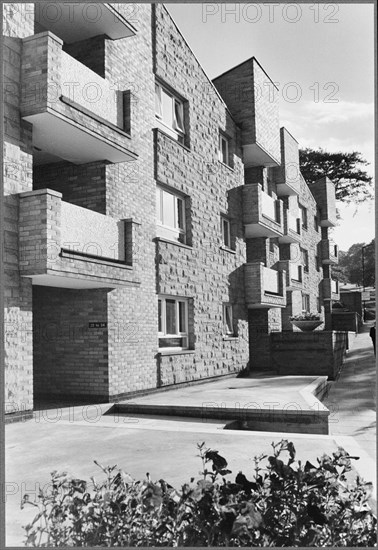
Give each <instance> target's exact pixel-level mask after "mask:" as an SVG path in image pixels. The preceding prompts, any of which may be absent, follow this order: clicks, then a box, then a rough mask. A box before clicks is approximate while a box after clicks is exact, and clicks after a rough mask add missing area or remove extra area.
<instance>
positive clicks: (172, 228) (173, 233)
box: [156, 187, 186, 243]
mask: <svg viewBox="0 0 378 550" xmlns="http://www.w3.org/2000/svg"><path fill="white" fill-rule="evenodd" d="M156 211H157V235H158V237H163V238H166V239H169V240H172V241H178V242H180V243H185V242H186V224H185V199H184V198H183V197H181V196H179V195H176V194H175V193H171V192H169V191H166V190H165V189H163V188H162V187H156Z"/></svg>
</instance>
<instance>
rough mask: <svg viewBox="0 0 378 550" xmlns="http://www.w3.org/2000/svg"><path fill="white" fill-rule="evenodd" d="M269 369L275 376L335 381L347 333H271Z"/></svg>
mask: <svg viewBox="0 0 378 550" xmlns="http://www.w3.org/2000/svg"><path fill="white" fill-rule="evenodd" d="M270 341H271V360H272V367H273V369H274V370H276V371H277V373H278V374H298V375H319V376H321V375H322V376H328V377H329V378H330V379H331V380H333V379H335V377H336V376H337V373H338V372H339V370H340V368H341V365H342V363H343V360H344V355H345V352H346V350H347V347H348V333H347V332H341V331H339V332H337V331H318V332H273V333H272V334H271V335H270Z"/></svg>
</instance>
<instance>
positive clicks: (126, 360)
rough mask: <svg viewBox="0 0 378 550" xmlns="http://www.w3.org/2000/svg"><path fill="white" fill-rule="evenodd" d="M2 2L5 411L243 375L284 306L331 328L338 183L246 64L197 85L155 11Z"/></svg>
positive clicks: (281, 326) (181, 48) (284, 318)
mask: <svg viewBox="0 0 378 550" xmlns="http://www.w3.org/2000/svg"><path fill="white" fill-rule="evenodd" d="M4 12H5V24H4V30H5V37H4V63H5V66H4V77H5V149H4V155H5V158H4V160H5V178H4V180H5V193H4V229H5V231H4V254H5V256H4V288H5V306H6V307H5V382H6V396H5V401H6V410H7V412H8V413H10V414H14V415H17V414H19V413H20V412H22V413H25V412H27V411H31V410H32V409H33V407H34V406H35V405H36V403H38V402H41V401H43V400H46V399H50V400H54V399H56V400H58V399H64V400H68V401H72V402H76V401H78V400H87V401H98V400H101V401H104V400H105V401H108V400H114V399H119V398H122V397H123V396H130V395H133V394H136V393H138V392H142V391H148V390H154V389H155V390H156V389H157V388H163V387H166V386H171V385H174V384H180V383H187V382H192V381H196V380H200V379H208V378H212V377H217V376H222V375H226V374H230V373H237V372H239V371H241V370H242V369H249V370H250V372H251V373H252V374H253V372H254V371H256V372H257V371H259V370H261V369H269V368H270V367H271V363H270V334H271V332H277V331H293V326H292V325H291V323H290V316H292V315H296V314H301V313H302V312H310V311H311V312H319V313H321V314H322V315H323V319H324V324H323V325H322V326H321V327H319V328H320V329H325V330H330V329H331V316H330V312H331V304H332V300H336V299H338V289H337V285H336V283H335V281H333V280H332V274H331V269H332V264H333V263H335V262H336V261H337V247H335V245H334V244H333V243H332V241H331V236H330V234H329V231H330V228H332V226H333V225H334V224H335V222H336V219H335V218H336V216H335V212H336V211H335V191H334V187H333V184H332V182H330V181H329V180H328V179H327V178H324V179H322V180H319V181H318V182H316V183H315V184H313V185H311V186H309V185H307V183H306V182H305V181H304V179H303V177H302V176H301V174H300V171H299V157H298V143H297V141H296V140H295V138H294V137H293V136H292V135H291V134H290V132H289V130H287V129H285V128H280V124H279V105H278V94H272V93H271V92H272V90H274V84H273V82H272V81H271V79H270V77H269V76H268V75H267V73H266V72H265V70H264V69H263V68H262V67H261V66H260V64H259V63H258V61H257V60H256V59H255V58H253V57H252V58H250V59H248V60H247V61H245V62H244V63H241V64H240V65H238V66H237V67H234V68H232V69H230V70H229V71H228V72H226V73H224V74H223V75H221V76H219V77H218V78H216V79H215V80H214V81H213V82H211V81H210V80H209V78H208V77H207V76H206V74H205V73H204V71H203V69H202V67H201V65H200V64H199V62H198V61H197V59H196V57H195V56H194V54H193V53H192V51H191V49H190V47H189V45H188V44H187V43H186V41H185V39H184V38H183V36H182V35H181V34H180V32H179V30H178V29H177V27H176V26H175V23H174V22H173V20H172V19H171V17H170V15H169V13H168V11H167V10H166V8H165V7H164V6H163V5H162V4H156V5H149V4H138V5H135V4H133V5H127V4H105V3H104V4H90V5H85V4H80V3H78V4H75V5H70V4H67V3H55V4H47V3H37V4H7V5H5V10H4ZM294 330H295V329H294Z"/></svg>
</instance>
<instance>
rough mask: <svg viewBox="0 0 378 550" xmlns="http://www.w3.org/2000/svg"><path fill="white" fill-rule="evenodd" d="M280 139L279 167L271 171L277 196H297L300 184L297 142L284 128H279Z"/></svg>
mask: <svg viewBox="0 0 378 550" xmlns="http://www.w3.org/2000/svg"><path fill="white" fill-rule="evenodd" d="M280 138H281V166H279V167H277V168H274V170H273V173H274V181H275V183H276V186H277V195H278V196H279V197H280V196H283V195H284V196H287V195H299V193H300V185H301V183H300V169H299V149H298V142H297V140H296V139H295V138H293V136H292V135H291V134H290V133H289V132H288V131H287V130H286V128H281V130H280Z"/></svg>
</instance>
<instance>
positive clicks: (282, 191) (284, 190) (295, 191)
mask: <svg viewBox="0 0 378 550" xmlns="http://www.w3.org/2000/svg"><path fill="white" fill-rule="evenodd" d="M276 188H277V196H278V197H281V196H287V195H290V196H293V195H299V187H298V188H294V187H291V185H289V184H288V183H277V186H276Z"/></svg>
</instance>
